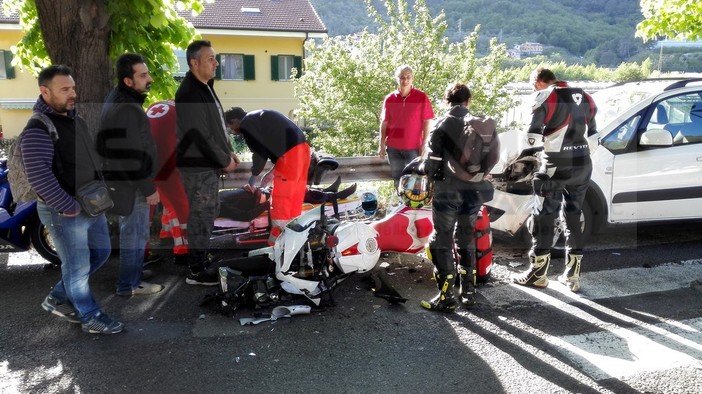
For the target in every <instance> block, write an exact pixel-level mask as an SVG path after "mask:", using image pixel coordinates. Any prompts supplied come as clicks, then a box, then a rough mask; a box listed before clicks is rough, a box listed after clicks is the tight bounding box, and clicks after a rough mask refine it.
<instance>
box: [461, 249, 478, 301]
mask: <svg viewBox="0 0 702 394" xmlns="http://www.w3.org/2000/svg"><path fill="white" fill-rule="evenodd" d="M458 278H459V281H458V282H457V284H460V286H461V304H463V306H466V307H471V306H474V305H475V295H476V293H477V292H476V290H475V280H476V271H475V254H473V253H472V252H471V251H470V250H468V249H458Z"/></svg>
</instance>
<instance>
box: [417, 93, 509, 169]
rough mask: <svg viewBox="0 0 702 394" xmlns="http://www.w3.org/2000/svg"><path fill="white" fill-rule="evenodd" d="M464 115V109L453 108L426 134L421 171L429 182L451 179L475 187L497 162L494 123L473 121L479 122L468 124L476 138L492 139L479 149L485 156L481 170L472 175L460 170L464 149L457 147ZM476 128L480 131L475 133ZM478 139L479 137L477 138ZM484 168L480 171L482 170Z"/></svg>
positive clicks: (466, 109) (457, 106)
mask: <svg viewBox="0 0 702 394" xmlns="http://www.w3.org/2000/svg"><path fill="white" fill-rule="evenodd" d="M466 115H468V108H466V107H464V106H462V105H455V106H453V107H452V108H451V109H450V110H449V111H448V113H447V114H446V115H445V116H444V117H442V118H440V119H439V120H438V121H437V122H436V126H435V127H434V129H433V130H432V131H431V133H430V134H429V142H428V143H427V148H426V150H425V151H424V156H423V162H424V164H423V167H422V169H423V171H424V172H425V173H426V174H427V176H429V178H430V179H432V180H439V181H442V180H450V179H455V180H459V181H463V182H467V183H476V182H480V181H482V180H483V179H484V177H485V176H486V175H487V174H489V173H490V170H491V169H492V168H493V167H494V166H495V164H496V163H497V161H498V159H499V154H500V145H499V140H498V139H497V134H496V131H495V127H496V123H495V121H494V120H493V119H492V118H486V119H483V118H474V119H476V120H480V121H479V122H475V123H471V125H473V127H474V128H475V129H476V132H478V134H479V135H492V138H490V140H489V141H488V142H487V143H485V142H484V144H485V145H483V148H485V149H487V154H485V156H484V157H483V160H482V161H483V162H484V166H481V168H480V169H479V170H478V169H476V171H470V168H463V167H462V164H461V158H462V156H463V155H464V153H466V152H464V151H463V150H464V149H465V146H462V145H461V142H460V141H461V136H462V135H463V134H464V118H465V117H466ZM478 128H481V129H480V130H478ZM478 138H480V137H478ZM482 167H484V168H482Z"/></svg>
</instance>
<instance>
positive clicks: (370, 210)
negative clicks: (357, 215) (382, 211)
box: [361, 192, 378, 216]
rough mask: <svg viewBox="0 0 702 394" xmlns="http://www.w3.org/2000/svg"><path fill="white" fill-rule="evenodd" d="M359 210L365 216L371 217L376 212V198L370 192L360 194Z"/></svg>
mask: <svg viewBox="0 0 702 394" xmlns="http://www.w3.org/2000/svg"><path fill="white" fill-rule="evenodd" d="M361 208H362V209H363V213H364V214H365V215H366V216H373V215H375V213H376V212H377V211H378V198H377V197H376V196H375V194H373V193H371V192H365V193H363V194H361Z"/></svg>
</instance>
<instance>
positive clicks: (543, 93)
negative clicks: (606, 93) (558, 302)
mask: <svg viewBox="0 0 702 394" xmlns="http://www.w3.org/2000/svg"><path fill="white" fill-rule="evenodd" d="M531 82H532V83H533V85H534V89H535V90H536V91H537V93H536V95H535V103H534V105H533V107H532V120H531V125H530V127H529V131H528V132H529V133H530V134H536V135H537V137H538V138H540V139H541V140H542V141H543V144H544V150H543V156H542V158H541V167H540V169H539V171H538V172H537V173H536V174H534V180H533V186H534V194H535V197H536V198H543V203H542V204H541V206H540V207H538V208H537V210H536V212H535V213H534V214H533V219H534V220H533V221H532V223H533V227H532V228H531V229H530V231H531V235H532V238H533V241H532V242H533V245H532V249H531V250H530V251H529V261H530V267H529V269H528V270H527V271H525V272H522V273H521V274H519V275H515V276H513V278H512V280H513V281H514V282H515V283H517V284H520V285H525V286H534V287H538V288H545V287H546V286H548V277H547V276H546V274H547V271H548V266H549V263H550V260H551V247H552V246H553V238H554V221H555V220H556V218H557V217H558V215H559V213H560V211H561V210H563V216H564V217H565V222H566V232H565V235H566V268H565V272H564V273H563V274H562V275H561V276H559V278H558V279H559V281H561V282H563V283H564V284H566V285H567V286H568V287H569V288H570V290H571V291H573V292H577V291H578V290H579V289H580V263H581V260H582V257H583V248H584V246H585V245H584V244H585V239H584V237H583V234H582V229H581V227H580V216H581V212H582V208H583V203H584V201H585V193H586V192H587V188H588V183H589V181H590V176H591V174H592V161H591V159H590V149H589V147H588V142H587V137H589V136H591V135H594V134H595V133H597V127H596V124H595V113H596V112H597V107H596V106H595V102H594V101H593V100H592V97H590V95H589V94H587V93H585V92H584V91H583V90H582V89H580V88H573V87H570V86H568V84H567V83H566V82H563V81H558V80H557V79H556V76H555V75H554V73H553V72H552V71H550V70H548V69H545V68H541V67H540V68H537V69H536V70H535V71H534V72H532V75H531Z"/></svg>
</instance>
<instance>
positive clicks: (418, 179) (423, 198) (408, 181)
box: [397, 174, 432, 208]
mask: <svg viewBox="0 0 702 394" xmlns="http://www.w3.org/2000/svg"><path fill="white" fill-rule="evenodd" d="M397 194H399V196H400V197H401V198H402V201H404V203H405V205H406V206H408V207H410V208H421V207H423V206H425V205H427V204H429V203H431V199H432V187H431V182H429V177H427V176H426V175H419V174H406V175H403V176H402V177H400V182H399V184H398V186H397Z"/></svg>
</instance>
